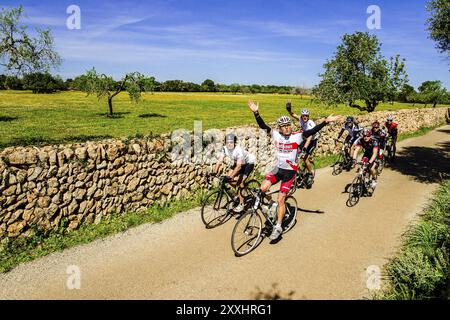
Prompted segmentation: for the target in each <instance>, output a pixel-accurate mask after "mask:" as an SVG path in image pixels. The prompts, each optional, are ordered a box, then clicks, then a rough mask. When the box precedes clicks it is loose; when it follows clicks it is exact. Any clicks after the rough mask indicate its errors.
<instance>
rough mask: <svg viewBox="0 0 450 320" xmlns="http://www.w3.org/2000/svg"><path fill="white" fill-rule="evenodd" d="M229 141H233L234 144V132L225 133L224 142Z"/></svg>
mask: <svg viewBox="0 0 450 320" xmlns="http://www.w3.org/2000/svg"><path fill="white" fill-rule="evenodd" d="M229 141H233V142H234V144H236V142H237V137H236V135H235V134H234V133H229V134H227V135H226V137H225V142H229Z"/></svg>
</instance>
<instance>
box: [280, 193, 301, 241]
mask: <svg viewBox="0 0 450 320" xmlns="http://www.w3.org/2000/svg"><path fill="white" fill-rule="evenodd" d="M285 202H286V215H285V216H284V219H283V223H282V227H283V234H284V233H287V232H289V231H290V230H291V229H292V228H293V227H294V226H295V224H296V223H297V214H298V205H297V200H296V199H295V198H294V197H292V196H288V197H287V198H286V200H285Z"/></svg>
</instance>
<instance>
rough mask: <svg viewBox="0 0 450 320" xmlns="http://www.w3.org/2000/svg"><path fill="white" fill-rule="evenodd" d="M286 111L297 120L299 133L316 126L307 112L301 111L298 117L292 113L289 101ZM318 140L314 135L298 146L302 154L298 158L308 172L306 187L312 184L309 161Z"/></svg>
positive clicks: (306, 110) (317, 135) (311, 168)
mask: <svg viewBox="0 0 450 320" xmlns="http://www.w3.org/2000/svg"><path fill="white" fill-rule="evenodd" d="M286 110H287V111H288V112H289V114H290V115H291V117H292V118H294V119H296V120H298V121H299V122H300V128H301V132H305V131H307V130H311V129H312V128H314V127H315V126H316V123H315V122H314V121H313V120H311V119H310V118H309V110H308V109H303V110H301V113H300V116H298V115H297V114H295V113H294V112H292V104H291V101H290V100H288V102H287V103H286ZM318 138H319V134H318V133H316V134H315V135H312V136H310V137H308V138H307V139H306V140H304V141H303V144H302V145H301V146H300V148H301V150H302V153H301V154H300V158H301V159H303V161H304V162H305V165H306V169H307V170H308V176H307V182H306V184H307V185H308V186H311V185H312V184H313V182H314V181H313V179H314V175H313V166H312V163H311V161H310V157H311V156H312V154H313V152H314V150H315V149H316V147H317V139H318Z"/></svg>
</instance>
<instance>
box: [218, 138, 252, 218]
mask: <svg viewBox="0 0 450 320" xmlns="http://www.w3.org/2000/svg"><path fill="white" fill-rule="evenodd" d="M225 157H228V158H229V159H230V160H231V162H232V164H231V169H230V171H229V172H228V174H227V180H228V181H229V182H230V181H233V180H234V179H235V178H237V179H236V181H235V182H236V188H237V190H238V197H239V204H238V205H237V207H236V208H234V211H235V212H238V213H239V212H242V210H244V196H243V195H242V190H243V189H244V185H245V180H246V179H247V178H248V176H249V175H250V174H251V173H252V171H253V169H254V168H255V160H256V157H255V156H254V155H253V154H251V153H249V152H247V151H246V150H244V149H243V148H242V147H241V146H239V145H237V136H236V135H235V134H234V133H229V134H227V135H226V137H225V146H224V147H223V148H222V150H221V152H220V154H219V159H218V161H217V163H216V165H215V167H214V170H213V174H214V175H217V173H218V172H219V169H220V167H221V165H222V163H223V162H224V159H225Z"/></svg>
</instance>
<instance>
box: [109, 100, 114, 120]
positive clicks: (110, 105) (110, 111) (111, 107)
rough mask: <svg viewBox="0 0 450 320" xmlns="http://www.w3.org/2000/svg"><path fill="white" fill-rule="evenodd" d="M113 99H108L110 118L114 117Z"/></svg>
mask: <svg viewBox="0 0 450 320" xmlns="http://www.w3.org/2000/svg"><path fill="white" fill-rule="evenodd" d="M112 98H113V97H108V106H109V115H108V117H112V116H113V104H112Z"/></svg>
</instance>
